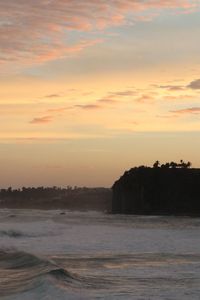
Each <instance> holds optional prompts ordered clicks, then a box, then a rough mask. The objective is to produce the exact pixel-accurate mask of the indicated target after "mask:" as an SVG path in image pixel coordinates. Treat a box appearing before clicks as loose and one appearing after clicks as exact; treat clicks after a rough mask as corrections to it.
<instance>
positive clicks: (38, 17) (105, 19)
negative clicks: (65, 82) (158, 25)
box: [0, 0, 199, 64]
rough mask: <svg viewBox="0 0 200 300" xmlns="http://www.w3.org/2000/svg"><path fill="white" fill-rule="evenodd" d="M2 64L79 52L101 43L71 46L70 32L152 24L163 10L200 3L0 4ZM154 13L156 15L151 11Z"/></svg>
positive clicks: (94, 0)
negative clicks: (131, 23) (138, 23)
mask: <svg viewBox="0 0 200 300" xmlns="http://www.w3.org/2000/svg"><path fill="white" fill-rule="evenodd" d="M0 7H1V9H0V20H1V21H0V40H1V43H0V53H1V55H0V64H5V63H7V62H8V61H9V62H16V61H18V62H19V63H23V64H29V63H42V62H46V61H48V60H54V59H57V58H62V57H65V56H67V55H72V54H73V53H78V52H80V51H82V50H83V49H85V48H86V47H90V46H93V45H95V44H96V43H98V42H102V40H96V39H93V38H92V39H91V40H82V39H80V38H77V41H76V42H74V44H72V43H71V42H70V41H69V38H68V36H69V32H70V31H72V30H73V31H81V32H83V33H84V32H89V31H92V30H102V29H104V28H107V27H111V26H119V25H121V24H126V22H127V20H126V19H127V14H129V20H130V18H132V21H133V22H137V21H147V20H148V21H149V20H151V19H152V18H154V16H156V15H157V14H158V13H159V10H163V9H172V10H177V9H181V10H182V11H184V12H191V10H192V11H193V10H194V9H196V8H197V7H199V1H196V0H190V1H189V0H166V1H164V0H148V1H141V0H132V1H131V0H110V1H106V0H17V1H16V0H9V1H5V0H0ZM152 10H153V12H152Z"/></svg>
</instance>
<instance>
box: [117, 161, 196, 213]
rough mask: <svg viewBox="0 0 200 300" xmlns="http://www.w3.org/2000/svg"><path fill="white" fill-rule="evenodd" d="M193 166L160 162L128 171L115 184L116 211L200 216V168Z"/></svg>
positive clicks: (182, 163)
mask: <svg viewBox="0 0 200 300" xmlns="http://www.w3.org/2000/svg"><path fill="white" fill-rule="evenodd" d="M190 166H191V163H190V162H188V163H185V162H183V161H182V160H181V161H180V163H174V162H171V163H166V164H164V165H160V163H159V162H158V161H157V162H156V163H155V164H154V165H153V167H152V168H151V167H145V166H140V167H135V168H132V169H130V170H129V171H126V172H125V173H124V175H123V176H122V177H121V178H120V179H119V180H117V181H116V182H115V183H114V185H113V199H112V212H113V213H124V214H175V215H176V214H177V215H178V214H186V215H190V214H193V215H194V214H196V215H199V214H200V169H192V168H190Z"/></svg>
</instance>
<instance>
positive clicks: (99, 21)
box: [0, 0, 200, 187]
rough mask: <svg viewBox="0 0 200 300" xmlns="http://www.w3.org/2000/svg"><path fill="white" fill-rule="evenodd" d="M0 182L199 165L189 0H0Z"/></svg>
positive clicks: (195, 54) (196, 30)
mask: <svg viewBox="0 0 200 300" xmlns="http://www.w3.org/2000/svg"><path fill="white" fill-rule="evenodd" d="M0 107H1V126H0V143H1V145H0V162H1V166H0V170H1V187H8V186H13V187H22V186H41V185H44V186H52V185H57V186H67V185H72V186H74V185H77V186H108V187H109V186H111V185H112V184H113V182H114V181H115V180H116V179H117V178H118V177H119V176H120V175H122V173H123V172H124V171H125V170H126V169H129V168H131V167H133V166H137V165H141V164H144V165H152V164H153V163H154V161H155V160H157V159H158V160H159V161H161V162H166V161H171V160H174V161H179V160H180V159H183V160H186V161H188V160H190V161H191V162H192V164H193V166H194V167H200V1H199V0H196V1H195V0H110V1H106V0H6V1H5V0H0Z"/></svg>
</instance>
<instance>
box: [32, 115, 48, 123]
mask: <svg viewBox="0 0 200 300" xmlns="http://www.w3.org/2000/svg"><path fill="white" fill-rule="evenodd" d="M52 119H53V118H52V116H43V117H38V118H34V119H33V120H31V121H30V123H31V124H46V123H50V122H52Z"/></svg>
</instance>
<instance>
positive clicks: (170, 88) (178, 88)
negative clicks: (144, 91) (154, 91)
mask: <svg viewBox="0 0 200 300" xmlns="http://www.w3.org/2000/svg"><path fill="white" fill-rule="evenodd" d="M159 88H161V89H166V90H168V91H172V92H179V91H183V90H184V89H185V86H182V85H160V86H159Z"/></svg>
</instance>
